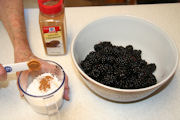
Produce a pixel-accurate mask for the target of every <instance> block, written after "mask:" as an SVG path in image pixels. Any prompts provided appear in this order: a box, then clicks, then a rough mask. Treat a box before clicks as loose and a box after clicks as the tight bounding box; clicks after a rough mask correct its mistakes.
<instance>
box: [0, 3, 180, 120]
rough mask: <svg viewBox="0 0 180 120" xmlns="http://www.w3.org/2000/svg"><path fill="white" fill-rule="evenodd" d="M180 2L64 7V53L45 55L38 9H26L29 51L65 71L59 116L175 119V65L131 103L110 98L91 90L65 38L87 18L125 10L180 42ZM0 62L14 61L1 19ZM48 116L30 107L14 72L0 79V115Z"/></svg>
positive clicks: (65, 119) (66, 119)
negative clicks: (163, 82)
mask: <svg viewBox="0 0 180 120" xmlns="http://www.w3.org/2000/svg"><path fill="white" fill-rule="evenodd" d="M179 11H180V3H176V4H156V5H132V6H104V7H102V6H101V7H74V8H66V22H67V34H68V40H67V47H68V53H67V54H66V55H65V56H56V57H53V56H51V57H50V56H46V55H45V52H44V48H43V44H42V40H41V34H40V30H39V24H38V14H39V10H38V9H26V10H25V18H26V25H27V33H28V39H29V43H30V46H31V49H32V51H33V53H34V54H35V55H37V56H39V57H40V58H43V59H49V60H54V61H56V62H58V63H59V64H60V65H62V67H63V68H64V70H65V72H66V73H67V74H68V76H69V86H70V98H71V100H70V101H69V102H67V101H64V105H63V107H62V109H61V111H60V115H61V120H180V114H179V112H180V94H179V93H180V81H179V80H180V71H179V68H180V67H178V70H177V72H176V74H175V76H174V78H173V79H172V81H171V82H170V83H169V85H168V86H167V87H165V88H164V89H163V90H162V91H160V92H159V93H158V94H155V95H154V96H152V97H150V98H148V99H145V100H142V101H139V102H135V103H128V104H123V103H114V102H110V101H107V100H104V99H102V98H100V97H98V96H96V95H95V94H94V93H92V92H91V91H90V90H89V89H88V88H87V87H86V85H85V84H84V83H83V81H82V80H81V78H80V77H79V75H78V73H77V71H76V70H75V68H74V67H73V63H72V61H71V53H70V44H71V41H72V39H73V37H74V36H75V35H76V34H77V33H78V32H79V31H80V30H81V28H82V27H83V26H85V25H87V24H88V23H90V22H92V21H94V20H96V19H99V18H102V17H106V16H114V15H130V16H136V17H139V18H143V19H145V20H147V21H150V22H151V23H153V24H155V25H157V26H158V27H160V28H161V29H162V30H163V31H165V32H167V34H168V35H169V36H170V37H171V38H172V39H173V40H174V41H175V42H176V44H177V47H178V48H180V13H179ZM0 48H1V50H0V56H1V57H0V63H2V64H7V63H12V62H13V59H14V57H13V48H12V45H11V42H10V40H9V37H8V34H7V32H6V31H5V29H4V27H3V25H2V23H1V22H0ZM13 119H17V120H48V117H47V116H43V115H40V114H37V113H35V112H34V111H33V110H32V109H31V107H30V106H29V105H28V104H27V103H26V101H25V100H24V99H21V98H20V96H19V93H18V90H17V87H16V75H15V74H12V75H10V76H9V77H8V81H6V82H0V120H13Z"/></svg>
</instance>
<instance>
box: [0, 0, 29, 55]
mask: <svg viewBox="0 0 180 120" xmlns="http://www.w3.org/2000/svg"><path fill="white" fill-rule="evenodd" d="M0 19H1V21H2V22H3V24H4V26H5V28H6V30H7V32H8V34H9V37H10V39H11V41H12V44H13V47H14V52H15V54H24V55H25V56H29V55H30V54H32V53H31V50H30V47H29V44H28V41H27V35H26V28H25V21H24V8H23V0H0Z"/></svg>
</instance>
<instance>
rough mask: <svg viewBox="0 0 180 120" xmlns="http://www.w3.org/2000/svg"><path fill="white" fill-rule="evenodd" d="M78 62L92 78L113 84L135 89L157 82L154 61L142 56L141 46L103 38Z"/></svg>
mask: <svg viewBox="0 0 180 120" xmlns="http://www.w3.org/2000/svg"><path fill="white" fill-rule="evenodd" d="M94 50H95V51H91V52H90V53H89V54H88V55H87V56H86V58H85V59H84V60H83V61H81V63H80V65H81V67H82V69H83V71H84V72H85V73H86V74H87V75H88V76H89V77H91V78H92V79H94V80H96V81H98V82H100V83H102V84H104V85H107V86H111V87H115V88H121V89H138V88H145V87H148V86H151V85H154V84H156V83H157V80H156V78H155V76H154V75H153V72H154V71H155V69H156V65H155V64H148V63H147V62H146V61H145V60H143V59H142V58H141V50H135V49H133V46H132V45H128V46H126V47H123V46H115V45H112V44H111V42H108V41H105V42H100V43H98V44H96V45H94Z"/></svg>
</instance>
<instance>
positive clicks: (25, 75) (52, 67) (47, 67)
mask: <svg viewBox="0 0 180 120" xmlns="http://www.w3.org/2000/svg"><path fill="white" fill-rule="evenodd" d="M43 73H51V74H52V75H55V76H56V77H57V78H58V80H59V81H60V82H61V84H60V85H59V86H58V87H57V89H56V90H55V91H53V92H52V93H49V94H46V95H39V96H37V95H32V94H31V93H27V88H28V86H29V85H30V84H31V82H32V81H33V80H34V79H35V78H36V77H37V76H39V75H41V74H43ZM64 82H65V72H64V70H63V68H62V67H61V66H60V65H59V64H57V63H56V62H53V61H44V62H42V64H41V68H40V70H39V71H30V70H26V71H23V72H21V73H20V75H19V77H18V85H19V88H20V89H21V90H22V91H23V93H24V97H25V99H26V100H27V102H28V103H29V104H30V106H31V107H32V108H33V109H34V111H36V112H38V113H41V114H46V115H49V116H51V115H53V114H56V113H58V111H59V109H60V107H61V106H62V104H63V94H64Z"/></svg>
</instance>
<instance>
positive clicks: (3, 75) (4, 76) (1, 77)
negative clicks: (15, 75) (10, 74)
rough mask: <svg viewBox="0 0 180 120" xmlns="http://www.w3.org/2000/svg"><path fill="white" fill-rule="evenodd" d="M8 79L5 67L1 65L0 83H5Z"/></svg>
mask: <svg viewBox="0 0 180 120" xmlns="http://www.w3.org/2000/svg"><path fill="white" fill-rule="evenodd" d="M6 79H7V73H6V70H5V69H4V67H3V66H2V65H1V64H0V81H5V80H6Z"/></svg>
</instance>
